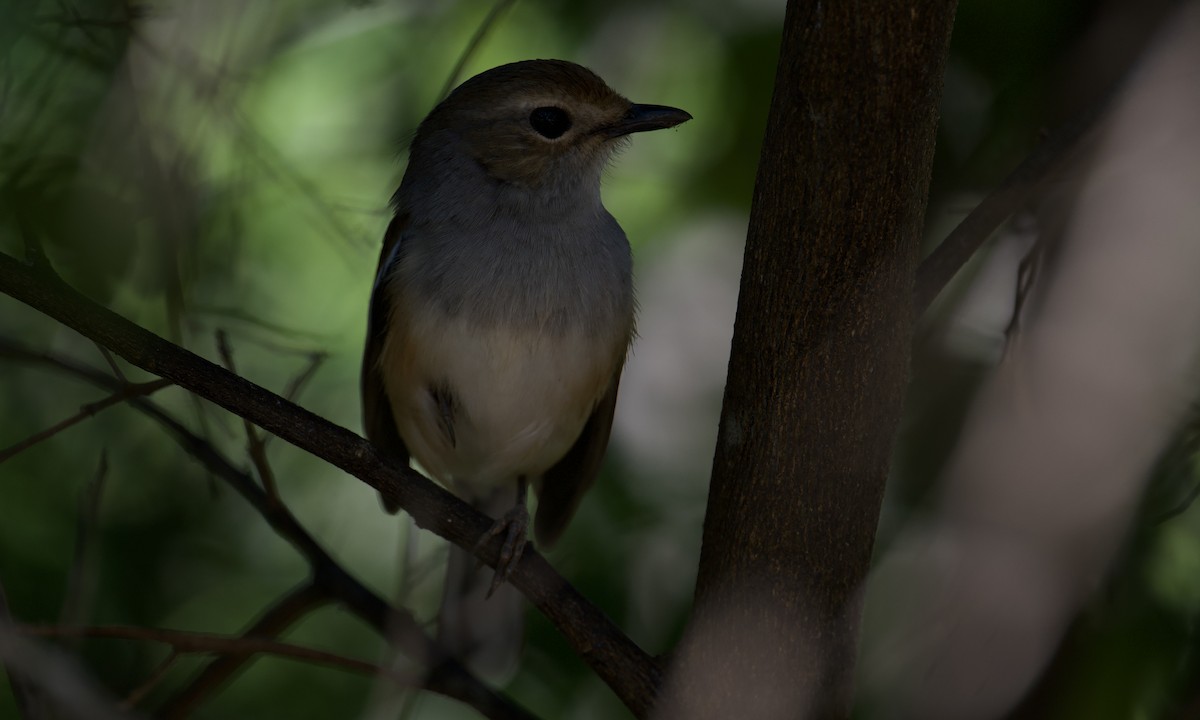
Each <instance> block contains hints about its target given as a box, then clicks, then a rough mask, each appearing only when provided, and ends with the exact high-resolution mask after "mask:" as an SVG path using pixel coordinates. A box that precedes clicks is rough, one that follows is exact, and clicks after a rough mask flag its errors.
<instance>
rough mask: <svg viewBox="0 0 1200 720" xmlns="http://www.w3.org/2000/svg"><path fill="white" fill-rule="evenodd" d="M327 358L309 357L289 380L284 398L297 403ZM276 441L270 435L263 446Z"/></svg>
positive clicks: (319, 353)
mask: <svg viewBox="0 0 1200 720" xmlns="http://www.w3.org/2000/svg"><path fill="white" fill-rule="evenodd" d="M327 357H329V356H328V355H326V354H325V353H323V352H314V353H311V354H310V355H309V357H308V365H307V366H306V367H305V368H304V369H303V370H301V371H300V372H299V373H298V374H297V375H296V376H295V377H293V378H292V379H291V380H289V381H288V384H287V385H286V386H285V387H284V388H283V396H284V397H285V398H287V399H288V401H289V402H296V400H297V398H299V397H300V393H301V392H302V391H303V390H304V387H305V386H306V385H308V381H309V380H312V379H313V376H315V375H316V374H317V370H319V369H320V368H321V365H323V364H324V363H325V359H326V358H327ZM274 439H275V436H274V435H268V436H266V437H264V438H263V439H262V441H263V445H264V446H268V445H270V444H271V441H272V440H274Z"/></svg>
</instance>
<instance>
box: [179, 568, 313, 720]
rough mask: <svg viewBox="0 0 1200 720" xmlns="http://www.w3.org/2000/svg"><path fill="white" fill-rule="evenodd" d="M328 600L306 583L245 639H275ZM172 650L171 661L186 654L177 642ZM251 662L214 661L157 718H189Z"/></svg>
mask: <svg viewBox="0 0 1200 720" xmlns="http://www.w3.org/2000/svg"><path fill="white" fill-rule="evenodd" d="M329 599H330V598H329V594H328V593H326V592H325V591H323V590H322V589H321V588H320V587H318V586H316V585H314V584H313V583H312V582H306V583H304V584H303V585H301V586H299V587H297V588H295V589H294V590H292V591H290V592H288V593H287V594H286V595H284V596H283V597H281V598H280V599H279V600H277V601H276V602H275V603H274V604H273V605H272V606H271V607H270V608H268V609H267V610H266V612H264V613H262V615H261V616H260V617H259V618H258V620H256V621H254V623H253V624H252V625H251V626H250V627H249V628H247V629H246V631H245V632H243V633H242V638H257V639H259V640H264V639H269V638H273V637H276V636H278V635H279V634H280V633H282V632H283V631H285V630H287V629H288V628H289V627H291V626H292V625H293V624H295V623H296V622H297V621H299V620H300V619H301V618H303V617H304V616H306V615H308V614H309V613H310V612H312V611H313V610H316V609H317V608H319V607H321V606H322V605H324V604H325V603H326V602H328V601H329ZM172 648H173V649H174V650H175V652H174V653H172V655H171V657H170V658H168V661H170V660H171V659H172V658H173V657H174V656H175V655H176V654H177V653H181V652H185V650H184V648H182V647H180V646H179V645H177V644H174V643H172ZM250 659H251V656H250V655H249V654H224V655H223V656H222V657H219V658H217V659H216V660H213V661H212V662H211V663H209V665H208V667H206V668H204V670H203V671H201V672H200V674H199V675H198V676H196V678H195V679H194V680H193V681H192V682H191V683H190V684H188V686H187V687H186V688H184V689H183V690H181V691H180V692H179V693H178V694H177V695H175V697H173V698H171V700H169V701H168V702H167V703H166V705H165V706H163V707H162V708H160V709H159V711H158V715H160V716H161V717H165V718H184V717H188V715H189V714H190V713H191V712H192V710H194V709H195V707H196V706H197V705H199V704H200V703H201V702H203V701H204V699H205V698H206V697H208V695H209V694H210V693H212V692H213V691H214V690H216V689H217V688H219V687H220V686H221V685H223V684H224V683H225V681H226V680H228V679H229V678H230V677H232V676H233V675H234V673H236V672H237V671H238V670H240V669H241V668H242V666H243V665H245V664H246V662H248V661H249V660H250ZM164 664H165V663H164Z"/></svg>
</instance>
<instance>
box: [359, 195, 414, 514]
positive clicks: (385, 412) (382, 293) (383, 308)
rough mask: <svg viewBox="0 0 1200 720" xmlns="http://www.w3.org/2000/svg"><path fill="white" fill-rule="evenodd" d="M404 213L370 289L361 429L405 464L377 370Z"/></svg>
mask: <svg viewBox="0 0 1200 720" xmlns="http://www.w3.org/2000/svg"><path fill="white" fill-rule="evenodd" d="M407 220H408V218H407V216H397V217H395V218H393V219H392V222H391V223H390V224H388V229H387V232H386V233H385V234H384V236H383V250H382V251H381V252H380V254H379V268H378V270H376V272H375V286H374V288H373V289H372V290H371V307H370V311H369V314H368V316H367V346H366V349H365V350H364V351H363V364H362V406H363V431H364V432H365V433H366V435H367V439H368V440H370V441H371V443H372V444H374V445H375V447H376V448H377V449H378V450H379V451H380V452H381V453H383V455H384V456H385V457H387V458H388V459H389V460H391V461H392V462H394V463H397V464H400V465H408V448H407V447H405V446H404V441H403V440H401V439H400V433H399V432H398V431H397V430H396V421H395V419H393V418H392V406H391V403H389V402H388V398H387V391H386V390H385V388H384V386H383V374H382V373H381V372H380V369H379V354H380V353H381V352H383V343H384V339H385V336H386V331H387V327H388V320H389V315H390V314H391V312H392V308H391V304H392V303H391V301H392V298H391V293H389V292H388V284H387V282H386V280H387V277H388V274H389V273H390V272H391V270H392V268H393V267H394V266H395V264H396V261H397V259H398V258H399V257H400V238H401V236H402V235H403V234H404V226H405V225H406V224H407ZM382 501H383V506H384V508H386V509H387V511H388V512H390V513H394V512H396V511H397V510H399V509H400V508H399V507H398V506H396V505H394V504H393V503H391V502H389V501H388V500H387V499H386V498H382Z"/></svg>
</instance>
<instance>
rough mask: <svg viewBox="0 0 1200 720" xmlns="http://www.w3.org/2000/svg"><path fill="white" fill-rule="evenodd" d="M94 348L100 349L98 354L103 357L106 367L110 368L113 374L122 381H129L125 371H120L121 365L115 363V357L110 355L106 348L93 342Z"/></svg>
mask: <svg viewBox="0 0 1200 720" xmlns="http://www.w3.org/2000/svg"><path fill="white" fill-rule="evenodd" d="M95 345H96V349H97V350H99V351H100V355H101V356H103V357H104V362H106V363H108V367H109V369H110V370H112V372H113V375H115V376H116V378H117V379H118V380H120V381H121V382H123V383H127V382H129V378H127V377H125V373H123V372H121V366H120V365H118V364H117V359H116V358H114V357H113V356H112V353H110V352H109V351H108V348H106V347H104V346H103V345H101V344H100V343H95Z"/></svg>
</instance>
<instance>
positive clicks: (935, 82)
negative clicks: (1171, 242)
mask: <svg viewBox="0 0 1200 720" xmlns="http://www.w3.org/2000/svg"><path fill="white" fill-rule="evenodd" d="M954 9H955V2H954V0H930V1H929V2H918V3H914V2H907V1H903V2H902V1H900V0H881V1H880V2H874V3H869V4H866V5H863V4H856V3H833V2H820V0H792V1H791V2H789V3H788V8H787V15H786V18H785V21H784V35H783V46H782V51H781V57H780V62H779V67H778V71H777V77H776V80H775V94H774V98H773V100H772V104H771V115H770V120H769V122H768V125H767V132H766V138H765V140H764V143H763V148H762V156H761V160H760V165H759V174H758V179H757V183H756V186H755V196H754V205H753V209H752V212H751V217H750V230H749V235H748V238H747V243H746V257H745V266H744V269H743V271H742V282H741V294H740V297H739V304H738V314H737V321H736V324H735V328H734V337H733V350H732V355H731V357H730V362H729V378H728V383H727V385H726V390H725V399H724V407H723V410H722V414H721V427H720V433H719V437H718V440H717V449H716V457H715V460H714V463H713V477H712V486H711V488H710V490H709V498H708V514H707V517H706V519H705V523H704V544H703V549H702V552H701V558H700V569H699V577H698V579H697V584H696V610H695V615H694V618H693V621H692V623H691V625H690V626H689V628H688V631H687V634H686V637H685V639H684V642H683V643H682V644H681V646H680V651H679V654H678V657H677V660H676V662H675V664H674V666H673V668H672V674H671V678H670V683H669V687H668V693H667V696H666V698H665V701H664V706H663V710H664V715H667V716H669V717H688V718H708V717H714V718H715V717H754V718H775V717H798V716H805V717H822V718H826V717H831V718H839V717H846V716H848V715H849V712H850V704H851V694H852V684H853V683H852V679H853V670H854V657H855V649H856V644H857V641H858V625H859V616H860V609H861V589H862V584H863V581H864V579H865V577H866V574H867V569H868V564H869V561H870V558H871V547H872V543H873V541H874V536H875V526H876V522H877V520H878V515H879V507H880V502H881V500H882V497H883V490H884V484H885V480H886V478H887V475H888V467H889V465H890V459H891V452H892V446H893V439H894V436H895V433H896V429H897V425H898V422H899V418H900V412H901V404H902V400H903V396H904V391H905V387H906V385H907V380H908V364H909V351H910V343H911V339H912V328H911V326H912V300H911V298H912V290H913V275H914V270H915V264H916V259H917V253H918V246H919V240H920V237H921V230H922V222H923V217H924V209H925V205H926V200H927V194H928V187H929V175H930V168H931V165H932V160H933V149H934V139H935V131H936V127H937V118H938V103H939V100H940V97H941V88H942V75H943V68H944V65H945V58H946V52H947V46H948V44H949V37H950V29H951V26H952V24H953V17H954Z"/></svg>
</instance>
